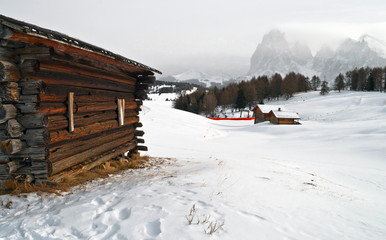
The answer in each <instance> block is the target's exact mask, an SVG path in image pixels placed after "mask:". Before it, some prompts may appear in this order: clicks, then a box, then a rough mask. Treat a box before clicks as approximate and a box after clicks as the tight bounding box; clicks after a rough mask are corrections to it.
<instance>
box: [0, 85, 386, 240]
mask: <svg viewBox="0 0 386 240" xmlns="http://www.w3.org/2000/svg"><path fill="white" fill-rule="evenodd" d="M166 97H168V98H169V99H170V98H171V97H170V96H167V95H161V96H159V99H158V101H146V102H145V103H144V107H143V111H142V113H141V121H142V123H143V124H144V131H145V133H146V134H145V136H144V137H145V140H146V145H147V146H148V147H149V152H148V154H149V155H150V156H152V157H160V158H164V159H163V160H162V162H163V163H162V164H160V165H157V166H153V167H150V168H148V169H142V170H135V171H131V170H130V171H127V172H124V173H122V174H121V175H115V176H112V177H111V178H108V179H104V180H99V181H94V182H92V183H90V184H88V185H86V186H81V187H77V188H75V189H74V190H73V191H72V192H71V193H67V194H65V195H64V196H59V197H58V196H54V195H48V194H45V195H42V196H39V195H37V194H29V195H27V196H8V195H4V196H0V238H1V239H144V240H145V239H146V240H150V239H163V240H172V239H232V240H234V239H241V240H244V239H331V240H336V239H350V240H352V239H358V240H365V239H369V240H370V239H371V240H384V239H386V94H385V93H363V92H342V93H335V92H332V93H330V94H329V95H327V96H320V95H319V93H318V92H312V93H306V94H300V95H296V96H295V97H294V98H292V99H290V100H289V101H286V102H274V103H273V104H276V105H277V104H283V105H285V107H286V108H288V109H292V110H295V111H297V112H298V113H299V115H300V116H301V117H302V120H301V121H300V122H301V123H302V124H301V125H292V126H290V125H287V126H284V125H271V124H269V123H261V124H257V125H254V124H253V121H234V122H233V121H214V120H209V119H206V118H203V117H201V116H197V115H194V114H191V113H188V112H183V111H179V110H175V109H172V108H171V102H170V101H162V98H166ZM152 98H153V99H157V97H156V96H153V97H152ZM160 161H161V160H160ZM188 220H189V221H191V223H190V224H189V223H188ZM218 226H221V227H219V228H218V229H217V227H218ZM211 230H212V231H214V233H212V234H210V231H211ZM208 233H209V234H208Z"/></svg>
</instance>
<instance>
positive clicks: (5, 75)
mask: <svg viewBox="0 0 386 240" xmlns="http://www.w3.org/2000/svg"><path fill="white" fill-rule="evenodd" d="M19 79H20V73H19V70H18V68H17V66H16V64H14V63H12V62H8V61H3V60H0V82H12V81H18V80H19Z"/></svg>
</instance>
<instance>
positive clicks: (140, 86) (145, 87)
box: [136, 83, 149, 91]
mask: <svg viewBox="0 0 386 240" xmlns="http://www.w3.org/2000/svg"><path fill="white" fill-rule="evenodd" d="M148 89H149V85H148V84H142V83H137V85H136V90H137V91H141V90H145V91H146V90H148Z"/></svg>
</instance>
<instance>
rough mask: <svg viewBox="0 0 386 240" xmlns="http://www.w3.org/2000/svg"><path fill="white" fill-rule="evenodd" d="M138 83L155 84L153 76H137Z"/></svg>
mask: <svg viewBox="0 0 386 240" xmlns="http://www.w3.org/2000/svg"><path fill="white" fill-rule="evenodd" d="M137 79H138V82H140V83H146V84H153V83H154V82H155V80H156V79H155V76H153V75H148V76H146V75H143V76H138V78H137Z"/></svg>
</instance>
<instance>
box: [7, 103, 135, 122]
mask: <svg viewBox="0 0 386 240" xmlns="http://www.w3.org/2000/svg"><path fill="white" fill-rule="evenodd" d="M17 107H18V108H19V109H20V111H21V112H22V113H45V114H47V115H54V114H65V113H67V106H66V104H64V103H50V102H49V103H47V102H41V103H21V104H17ZM137 108H138V105H137V104H136V103H133V102H131V103H127V104H126V105H125V110H133V109H137ZM116 109H117V104H116V103H115V102H100V103H88V102H87V103H78V102H77V101H76V99H75V111H74V113H75V114H77V113H88V112H102V111H109V110H116ZM0 111H1V109H0ZM0 119H1V112H0Z"/></svg>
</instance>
